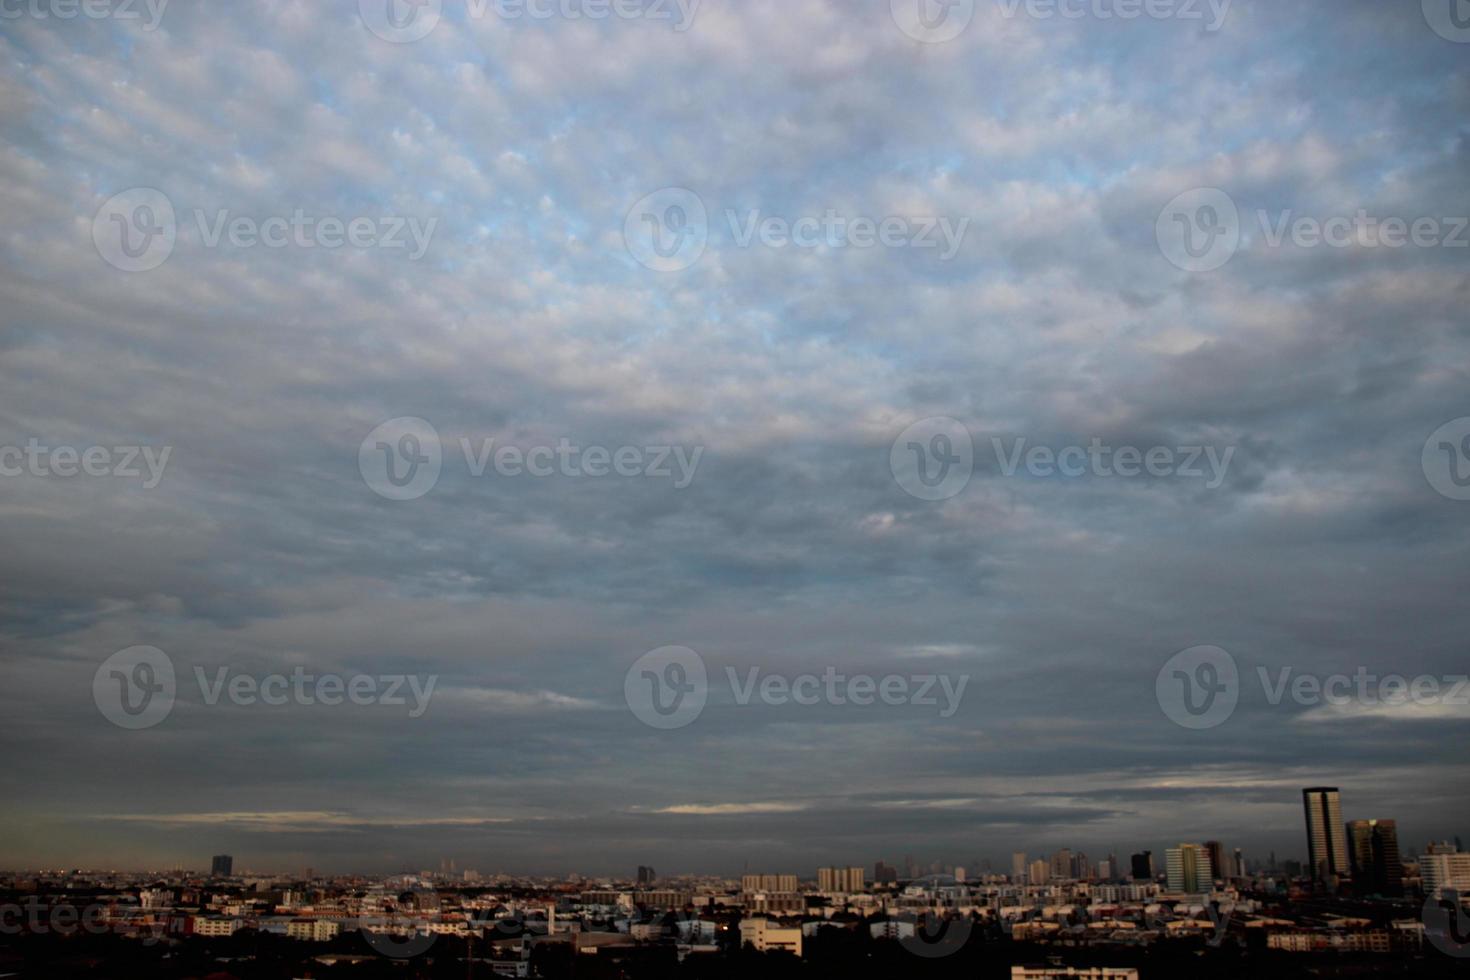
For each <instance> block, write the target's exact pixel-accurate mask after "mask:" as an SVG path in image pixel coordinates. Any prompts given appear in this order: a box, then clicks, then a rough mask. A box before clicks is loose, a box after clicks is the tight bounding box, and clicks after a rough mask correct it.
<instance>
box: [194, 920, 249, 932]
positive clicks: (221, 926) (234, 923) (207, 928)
mask: <svg viewBox="0 0 1470 980" xmlns="http://www.w3.org/2000/svg"><path fill="white" fill-rule="evenodd" d="M243 928H245V922H244V920H242V919H195V920H194V935H196V936H233V935H234V934H235V933H237V932H239V931H240V930H241V929H243Z"/></svg>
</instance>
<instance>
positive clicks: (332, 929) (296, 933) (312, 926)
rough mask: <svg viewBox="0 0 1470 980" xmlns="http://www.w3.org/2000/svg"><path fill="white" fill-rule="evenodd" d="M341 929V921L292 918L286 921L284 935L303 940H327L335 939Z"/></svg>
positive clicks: (315, 941)
mask: <svg viewBox="0 0 1470 980" xmlns="http://www.w3.org/2000/svg"><path fill="white" fill-rule="evenodd" d="M341 931H342V925H341V923H339V922H333V921H332V920H331V919H292V920H291V921H290V922H288V923H286V935H287V936H288V937H290V938H291V939H300V940H302V941H304V942H312V943H325V942H329V941H331V940H333V939H336V938H337V934H338V933H340V932H341Z"/></svg>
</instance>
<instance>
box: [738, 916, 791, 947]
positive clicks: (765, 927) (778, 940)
mask: <svg viewBox="0 0 1470 980" xmlns="http://www.w3.org/2000/svg"><path fill="white" fill-rule="evenodd" d="M740 943H741V945H744V944H745V943H750V944H751V945H752V946H754V947H755V948H756V952H759V953H767V952H770V951H771V950H773V949H777V950H784V951H786V952H788V953H795V954H796V955H797V956H800V955H801V927H800V926H782V925H778V924H776V923H775V922H772V921H771V920H770V919H767V918H765V917H763V916H757V917H755V918H751V919H742V920H741V921H740Z"/></svg>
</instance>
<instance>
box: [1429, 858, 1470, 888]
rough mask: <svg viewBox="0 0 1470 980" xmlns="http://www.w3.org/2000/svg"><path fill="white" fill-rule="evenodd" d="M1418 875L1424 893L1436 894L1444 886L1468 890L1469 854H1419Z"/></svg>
mask: <svg viewBox="0 0 1470 980" xmlns="http://www.w3.org/2000/svg"><path fill="white" fill-rule="evenodd" d="M1419 877H1420V878H1421V879H1422V880H1423V882H1424V894H1425V895H1429V896H1435V895H1438V894H1439V893H1440V890H1441V889H1444V888H1454V889H1456V890H1458V891H1461V892H1470V854H1458V853H1453V852H1451V853H1448V854H1445V853H1438V852H1436V853H1434V854H1421V855H1420V856H1419Z"/></svg>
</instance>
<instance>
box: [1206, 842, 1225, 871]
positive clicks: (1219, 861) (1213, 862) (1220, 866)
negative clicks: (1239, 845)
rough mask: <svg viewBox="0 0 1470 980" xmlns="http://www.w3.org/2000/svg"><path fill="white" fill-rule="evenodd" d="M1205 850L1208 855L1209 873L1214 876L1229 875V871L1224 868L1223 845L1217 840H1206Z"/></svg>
mask: <svg viewBox="0 0 1470 980" xmlns="http://www.w3.org/2000/svg"><path fill="white" fill-rule="evenodd" d="M1205 850H1206V851H1208V852H1209V855H1210V873H1211V874H1213V875H1214V876H1215V877H1216V878H1228V877H1230V872H1228V871H1226V870H1225V845H1224V844H1221V843H1220V842H1219V841H1217V840H1207V841H1205Z"/></svg>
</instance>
